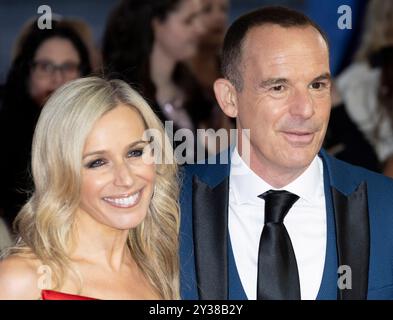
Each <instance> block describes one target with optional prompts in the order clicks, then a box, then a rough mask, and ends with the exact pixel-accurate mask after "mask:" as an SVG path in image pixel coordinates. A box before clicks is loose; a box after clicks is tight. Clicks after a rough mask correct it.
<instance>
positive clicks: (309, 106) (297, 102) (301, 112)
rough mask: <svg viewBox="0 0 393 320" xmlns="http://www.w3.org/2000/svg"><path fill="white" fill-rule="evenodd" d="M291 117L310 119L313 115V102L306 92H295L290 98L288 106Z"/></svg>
mask: <svg viewBox="0 0 393 320" xmlns="http://www.w3.org/2000/svg"><path fill="white" fill-rule="evenodd" d="M290 113H291V115H292V116H295V117H301V118H303V119H308V118H311V117H312V116H313V115H314V113H315V110H314V101H313V99H312V96H311V94H310V93H309V92H308V90H297V91H296V92H295V94H294V96H293V98H292V101H291V105H290Z"/></svg>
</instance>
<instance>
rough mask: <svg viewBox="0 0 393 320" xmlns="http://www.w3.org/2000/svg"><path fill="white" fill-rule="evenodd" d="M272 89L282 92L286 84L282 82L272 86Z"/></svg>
mask: <svg viewBox="0 0 393 320" xmlns="http://www.w3.org/2000/svg"><path fill="white" fill-rule="evenodd" d="M271 90H273V91H275V92H281V91H284V86H283V85H281V84H280V85H278V86H274V87H272V88H271Z"/></svg>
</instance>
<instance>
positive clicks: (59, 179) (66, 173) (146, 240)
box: [8, 77, 179, 299]
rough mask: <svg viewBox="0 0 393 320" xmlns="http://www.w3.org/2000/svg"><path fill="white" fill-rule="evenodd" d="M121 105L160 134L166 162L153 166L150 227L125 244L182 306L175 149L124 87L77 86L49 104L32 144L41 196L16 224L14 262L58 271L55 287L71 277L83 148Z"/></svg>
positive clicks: (89, 82) (93, 82)
mask: <svg viewBox="0 0 393 320" xmlns="http://www.w3.org/2000/svg"><path fill="white" fill-rule="evenodd" d="M119 104H123V105H127V106H130V108H133V109H135V110H137V111H138V112H139V114H140V115H141V117H142V119H143V120H144V122H145V127H146V129H153V131H155V132H158V133H160V135H161V137H160V138H159V139H154V140H155V148H157V147H158V148H159V151H160V152H161V153H162V154H161V157H163V158H164V159H165V161H163V162H161V163H157V164H156V165H155V168H156V173H157V178H156V182H155V192H154V196H153V198H152V200H151V203H150V206H149V209H148V213H147V215H146V218H145V219H144V221H143V222H142V223H141V224H140V225H138V226H137V227H136V228H133V229H131V230H130V231H129V237H128V243H127V245H128V247H129V250H130V252H131V254H132V255H133V257H134V259H135V260H136V262H137V264H138V265H139V267H140V269H141V270H142V271H143V272H144V273H145V275H146V277H147V278H148V279H149V281H150V283H151V284H152V285H153V286H154V288H155V289H156V290H157V291H158V292H159V293H160V295H161V297H162V298H164V299H179V262H178V232H179V206H178V195H179V187H178V185H179V184H178V171H177V167H176V164H175V161H174V159H173V150H172V146H171V143H170V141H169V139H168V137H167V136H166V134H165V131H164V128H163V126H162V123H161V122H160V120H159V119H158V118H157V117H156V116H155V114H154V112H153V111H152V110H151V108H150V107H149V105H148V104H147V103H146V101H145V100H144V99H143V98H142V97H141V96H140V95H139V94H138V93H137V92H136V91H134V90H133V89H132V88H131V87H130V86H129V85H127V84H126V83H125V82H123V81H121V80H110V81H109V80H104V79H101V78H97V77H89V78H83V79H78V80H75V81H72V82H70V83H68V84H66V85H64V86H63V87H61V88H60V89H58V90H57V91H56V92H55V93H54V94H53V96H52V97H51V98H50V99H49V100H48V102H47V103H46V105H45V107H44V108H43V110H42V112H41V115H40V118H39V121H38V123H37V127H36V130H35V133H34V138H33V146H32V173H33V179H34V185H35V190H34V192H33V194H32V196H31V198H30V199H29V201H28V202H27V204H26V205H25V206H24V207H23V208H22V209H21V211H20V212H19V214H18V216H17V218H16V220H15V224H14V227H15V229H16V232H17V233H18V237H19V238H18V241H17V245H16V246H15V247H13V248H11V249H10V250H9V252H8V255H9V254H18V255H29V254H33V255H35V256H36V257H37V258H38V259H40V260H41V261H42V263H43V264H45V265H48V266H49V267H51V268H52V270H54V271H53V272H52V274H53V280H54V282H55V286H54V288H60V287H61V286H62V285H63V284H64V278H65V276H66V275H67V274H69V272H70V271H71V272H73V270H72V268H71V266H70V262H71V261H70V258H69V252H70V250H71V249H72V248H73V246H74V244H75V237H74V236H75V230H74V213H75V211H76V209H77V208H78V205H79V199H80V190H81V169H82V152H83V148H84V144H85V141H86V138H87V136H88V134H89V132H90V131H91V129H92V127H93V125H94V123H95V122H96V121H97V120H98V119H99V118H100V117H102V116H103V115H104V114H105V113H107V112H108V111H110V110H112V109H114V108H116V107H117V106H118V105H119ZM156 151H157V150H156Z"/></svg>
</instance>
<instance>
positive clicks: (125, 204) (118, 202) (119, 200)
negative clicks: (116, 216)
mask: <svg viewBox="0 0 393 320" xmlns="http://www.w3.org/2000/svg"><path fill="white" fill-rule="evenodd" d="M141 195H142V190H139V191H137V192H134V193H132V194H129V195H124V196H114V197H104V198H103V200H104V201H105V202H106V203H108V204H110V205H111V206H113V207H117V208H132V207H134V206H136V205H137V204H138V202H139V200H140V198H141Z"/></svg>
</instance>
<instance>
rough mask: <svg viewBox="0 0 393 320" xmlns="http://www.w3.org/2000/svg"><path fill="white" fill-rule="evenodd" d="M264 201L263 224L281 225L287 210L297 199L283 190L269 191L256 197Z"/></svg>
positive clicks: (294, 195)
mask: <svg viewBox="0 0 393 320" xmlns="http://www.w3.org/2000/svg"><path fill="white" fill-rule="evenodd" d="M258 197H259V198H262V199H264V200H265V224H266V223H269V222H271V223H282V222H283V221H284V218H285V216H286V214H287V213H288V211H289V209H291V207H292V206H293V204H294V203H295V202H296V201H297V200H298V199H299V197H298V196H297V195H296V194H293V193H291V192H288V191H285V190H269V191H266V192H265V193H262V194H261V195H259V196H258Z"/></svg>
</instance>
